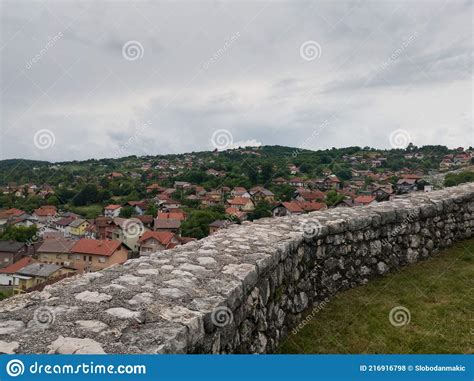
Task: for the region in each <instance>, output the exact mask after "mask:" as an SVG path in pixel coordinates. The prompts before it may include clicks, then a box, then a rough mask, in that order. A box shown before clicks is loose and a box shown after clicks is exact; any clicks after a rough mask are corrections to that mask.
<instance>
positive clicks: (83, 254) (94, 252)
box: [71, 238, 129, 272]
mask: <svg viewBox="0 0 474 381" xmlns="http://www.w3.org/2000/svg"><path fill="white" fill-rule="evenodd" d="M128 257H129V251H128V249H127V248H126V247H125V246H124V245H123V244H122V243H121V242H120V241H114V240H95V239H88V238H83V239H81V240H79V241H77V242H76V244H75V245H74V246H73V247H72V248H71V264H72V266H73V267H74V268H75V269H77V270H78V271H79V272H88V271H98V270H102V269H105V268H107V267H110V266H112V265H114V264H122V263H124V262H125V261H126V260H127V259H128Z"/></svg>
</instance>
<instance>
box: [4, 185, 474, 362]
mask: <svg viewBox="0 0 474 381" xmlns="http://www.w3.org/2000/svg"><path fill="white" fill-rule="evenodd" d="M473 229H474V184H467V185H462V186H459V187H455V188H449V189H445V190H442V191H437V192H432V193H417V194H413V195H410V196H408V197H404V198H400V199H397V200H394V201H391V202H385V203H380V204H376V205H374V206H368V207H356V208H339V209H331V210H326V211H321V212H315V213H311V214H308V215H302V216H297V217H281V218H275V219H262V220H259V221H256V222H254V223H244V224H243V225H241V226H231V227H230V228H228V229H226V230H222V231H219V232H218V233H216V234H215V235H213V236H211V237H208V238H206V239H203V240H201V241H198V242H192V243H189V244H187V245H184V246H181V247H177V248H175V249H173V250H169V251H165V252H160V253H156V254H153V255H151V256H149V257H141V258H138V259H133V260H130V261H128V262H127V263H126V264H125V265H123V266H114V267H112V268H109V269H106V270H103V271H101V272H97V273H89V274H85V275H80V276H76V277H73V278H70V279H66V280H63V281H61V282H59V283H56V284H54V285H52V286H48V287H47V288H46V289H45V290H44V291H42V292H34V293H31V294H27V295H21V296H17V297H14V298H10V299H7V300H4V301H2V302H1V303H0V351H1V352H4V353H48V352H49V353H104V352H105V353H186V352H187V353H229V352H234V353H264V352H267V353H269V352H272V351H274V350H275V349H276V347H277V345H278V344H279V343H280V342H281V340H282V339H283V338H284V337H285V336H286V335H287V333H288V332H289V331H290V330H291V329H292V328H294V327H295V326H296V325H297V324H298V322H299V321H300V320H301V319H302V317H303V315H304V312H305V310H307V309H308V308H310V307H311V306H314V305H317V303H319V302H321V301H326V300H327V299H326V298H331V297H332V296H333V295H334V294H335V293H337V292H338V291H341V290H344V289H347V288H350V287H354V286H357V285H360V284H364V283H366V282H368V281H369V280H370V279H371V278H374V277H377V276H380V275H382V274H384V273H386V272H388V271H390V270H393V269H396V268H398V267H400V266H404V265H407V264H410V263H413V262H416V261H418V260H421V259H424V258H427V257H429V256H431V255H433V254H436V253H437V251H438V250H439V249H440V248H442V247H445V246H448V245H450V244H451V243H452V242H453V241H456V240H461V239H466V238H469V237H471V236H472V231H473Z"/></svg>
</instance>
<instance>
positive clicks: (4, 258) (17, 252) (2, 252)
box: [0, 241, 28, 268]
mask: <svg viewBox="0 0 474 381" xmlns="http://www.w3.org/2000/svg"><path fill="white" fill-rule="evenodd" d="M27 253H28V251H27V246H26V244H25V243H24V242H16V241H0V268H4V267H7V266H10V265H11V264H13V263H15V262H17V261H19V260H20V259H21V257H23V256H25V255H27Z"/></svg>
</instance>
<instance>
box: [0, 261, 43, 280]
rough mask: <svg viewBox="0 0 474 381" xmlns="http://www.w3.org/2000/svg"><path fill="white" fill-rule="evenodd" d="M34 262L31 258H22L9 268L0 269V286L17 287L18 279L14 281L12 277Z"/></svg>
mask: <svg viewBox="0 0 474 381" xmlns="http://www.w3.org/2000/svg"><path fill="white" fill-rule="evenodd" d="M34 262H36V261H35V260H34V259H33V258H31V257H23V258H21V259H20V260H18V261H16V262H15V263H12V264H11V265H10V266H7V267H4V268H3V269H0V286H18V283H19V279H16V281H15V280H14V278H13V275H14V274H15V273H16V272H17V271H19V270H21V269H22V268H23V267H25V266H27V265H29V264H30V263H34Z"/></svg>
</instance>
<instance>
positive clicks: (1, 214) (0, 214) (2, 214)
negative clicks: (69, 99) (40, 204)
mask: <svg viewBox="0 0 474 381" xmlns="http://www.w3.org/2000/svg"><path fill="white" fill-rule="evenodd" d="M22 214H25V212H24V211H23V210H20V209H16V208H11V209H7V210H1V211H0V218H10V217H17V216H21V215H22Z"/></svg>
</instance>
